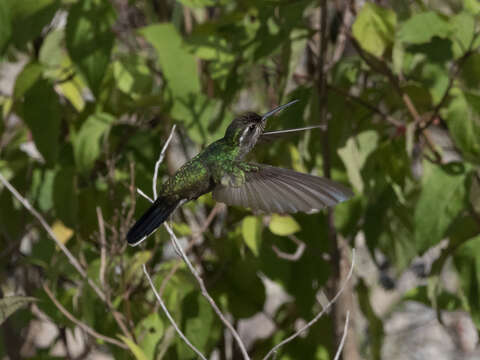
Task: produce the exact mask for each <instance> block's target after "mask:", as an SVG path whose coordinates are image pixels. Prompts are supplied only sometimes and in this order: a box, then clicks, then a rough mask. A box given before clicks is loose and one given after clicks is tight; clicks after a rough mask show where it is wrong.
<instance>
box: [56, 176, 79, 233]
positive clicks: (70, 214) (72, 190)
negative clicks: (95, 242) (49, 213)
mask: <svg viewBox="0 0 480 360" xmlns="http://www.w3.org/2000/svg"><path fill="white" fill-rule="evenodd" d="M53 189H54V191H53V203H54V206H55V213H56V214H57V217H58V218H59V219H60V220H62V222H63V223H64V224H65V225H66V226H68V227H70V228H75V226H76V225H77V217H78V199H77V191H76V176H75V169H74V168H73V167H65V168H61V169H60V170H59V171H58V172H57V174H56V175H55V180H54V183H53Z"/></svg>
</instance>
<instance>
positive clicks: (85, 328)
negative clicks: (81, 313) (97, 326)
mask: <svg viewBox="0 0 480 360" xmlns="http://www.w3.org/2000/svg"><path fill="white" fill-rule="evenodd" d="M43 290H45V293H46V294H47V295H48V297H49V298H50V300H52V302H53V304H54V305H55V306H56V307H57V309H58V310H60V312H61V313H62V314H63V315H65V317H66V318H67V319H69V320H70V321H71V322H73V323H74V324H76V325H77V326H78V327H79V328H81V329H82V330H83V331H85V332H86V333H88V334H90V335H91V336H93V337H94V338H97V339H101V340H103V341H105V342H108V343H110V344H113V345H116V346H118V347H121V348H122V349H128V347H127V346H126V345H125V344H124V343H122V342H121V341H118V340H117V339H114V338H111V337H109V336H106V335H102V334H100V333H98V332H96V331H95V330H94V329H92V328H91V327H90V326H88V325H87V324H85V323H83V322H81V321H80V320H78V319H77V318H76V317H75V316H73V315H72V314H71V313H69V312H68V310H67V309H65V308H64V307H63V305H62V304H60V302H59V301H58V300H57V299H56V298H55V295H53V293H52V290H50V288H49V287H48V286H47V285H46V284H45V283H43Z"/></svg>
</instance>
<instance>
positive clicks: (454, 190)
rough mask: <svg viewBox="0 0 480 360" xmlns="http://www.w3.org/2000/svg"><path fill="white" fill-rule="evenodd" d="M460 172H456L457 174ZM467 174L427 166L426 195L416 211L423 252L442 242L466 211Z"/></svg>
mask: <svg viewBox="0 0 480 360" xmlns="http://www.w3.org/2000/svg"><path fill="white" fill-rule="evenodd" d="M455 171H456V172H455ZM465 179H466V176H465V173H464V172H463V171H462V170H461V169H460V170H458V169H457V170H455V169H453V170H452V169H449V170H447V169H446V168H442V167H440V166H438V165H433V164H430V163H428V162H424V175H423V179H422V192H421V194H420V198H419V199H418V204H417V206H416V208H415V215H414V220H415V246H416V247H417V249H418V251H420V252H423V251H425V250H427V249H428V248H429V247H431V246H433V245H435V244H437V243H438V242H439V241H440V240H442V238H443V236H444V235H445V232H446V230H447V229H448V227H449V225H450V224H451V223H452V222H453V220H454V219H455V218H456V217H457V215H458V214H459V212H460V211H461V210H462V209H465V207H466V197H465V194H466V190H465Z"/></svg>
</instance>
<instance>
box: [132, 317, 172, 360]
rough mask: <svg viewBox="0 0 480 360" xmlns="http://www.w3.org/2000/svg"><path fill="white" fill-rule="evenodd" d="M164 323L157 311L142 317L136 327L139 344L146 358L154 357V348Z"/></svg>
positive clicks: (159, 338) (162, 332)
mask: <svg viewBox="0 0 480 360" xmlns="http://www.w3.org/2000/svg"><path fill="white" fill-rule="evenodd" d="M164 331H165V329H164V325H163V322H162V319H161V318H160V315H159V314H158V313H152V314H150V315H148V316H147V317H146V318H144V319H143V320H142V321H141V322H140V323H139V324H138V325H137V327H136V329H135V332H136V335H137V339H140V341H139V345H140V347H141V349H142V350H143V352H144V354H145V356H146V357H147V359H155V352H156V348H157V346H158V345H159V343H160V340H161V339H162V337H163V334H164Z"/></svg>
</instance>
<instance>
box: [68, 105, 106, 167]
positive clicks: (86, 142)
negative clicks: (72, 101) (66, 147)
mask: <svg viewBox="0 0 480 360" xmlns="http://www.w3.org/2000/svg"><path fill="white" fill-rule="evenodd" d="M114 121H115V119H114V118H113V117H112V116H111V115H109V114H106V113H98V114H94V115H91V116H90V117H89V118H88V119H87V120H86V121H85V123H84V124H83V125H82V127H81V129H80V131H79V132H78V134H77V135H76V136H75V139H74V141H73V151H74V154H75V161H76V163H77V165H78V166H79V168H80V169H82V170H89V169H90V168H91V167H92V166H93V163H94V162H95V160H96V159H97V158H98V156H99V155H100V148H101V147H100V142H101V139H102V138H103V136H104V135H105V134H106V133H107V132H108V131H109V129H110V126H111V125H112V124H113V122H114Z"/></svg>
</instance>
